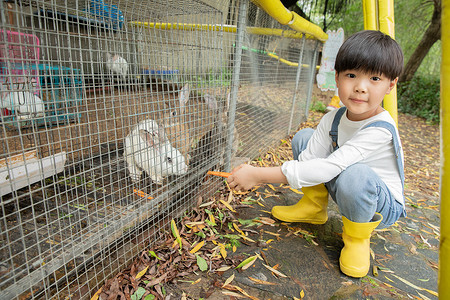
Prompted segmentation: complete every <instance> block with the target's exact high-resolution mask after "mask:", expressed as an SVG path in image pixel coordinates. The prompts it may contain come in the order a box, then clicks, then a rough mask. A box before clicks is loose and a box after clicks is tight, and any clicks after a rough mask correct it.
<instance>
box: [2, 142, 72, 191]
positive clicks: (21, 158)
mask: <svg viewBox="0 0 450 300" xmlns="http://www.w3.org/2000/svg"><path fill="white" fill-rule="evenodd" d="M66 159H67V156H66V153H65V152H61V153H57V154H55V155H51V156H47V157H44V158H42V159H39V158H37V157H36V153H35V151H30V152H27V153H25V154H24V155H15V156H13V157H11V158H5V159H2V160H1V161H0V196H3V195H6V194H9V193H11V192H12V191H16V190H18V189H21V188H23V187H26V186H28V185H30V184H32V183H35V182H38V181H40V180H43V179H44V178H47V177H49V176H52V175H55V174H57V173H59V172H62V171H63V170H64V164H65V162H66ZM6 160H8V165H7V164H6ZM3 166H5V167H3ZM6 166H7V167H6Z"/></svg>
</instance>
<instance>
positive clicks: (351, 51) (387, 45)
mask: <svg viewBox="0 0 450 300" xmlns="http://www.w3.org/2000/svg"><path fill="white" fill-rule="evenodd" d="M334 69H335V70H336V72H337V73H340V72H343V71H346V70H361V71H363V72H368V73H376V74H383V75H384V76H386V77H388V78H389V79H391V80H393V79H395V78H396V77H398V76H400V73H401V72H402V69H403V52H402V49H401V48H400V46H399V45H398V44H397V42H396V41H395V40H393V39H392V38H391V37H390V36H389V35H387V34H384V33H382V32H381V31H376V30H364V31H360V32H357V33H355V34H353V35H352V36H350V37H349V38H348V39H347V40H346V41H345V42H344V43H343V44H342V46H341V48H340V49H339V52H338V54H337V56H336V62H335V65H334Z"/></svg>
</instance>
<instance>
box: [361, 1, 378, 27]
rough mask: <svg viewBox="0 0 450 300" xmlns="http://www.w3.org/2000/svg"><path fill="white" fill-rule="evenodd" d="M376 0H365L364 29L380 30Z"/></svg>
mask: <svg viewBox="0 0 450 300" xmlns="http://www.w3.org/2000/svg"><path fill="white" fill-rule="evenodd" d="M377 12H378V9H377V3H376V0H363V15H364V29H366V30H378V17H377Z"/></svg>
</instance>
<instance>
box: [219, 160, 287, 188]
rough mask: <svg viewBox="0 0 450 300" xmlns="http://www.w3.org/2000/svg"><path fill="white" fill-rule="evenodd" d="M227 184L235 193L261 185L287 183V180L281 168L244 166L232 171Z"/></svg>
mask: <svg viewBox="0 0 450 300" xmlns="http://www.w3.org/2000/svg"><path fill="white" fill-rule="evenodd" d="M227 182H228V185H229V186H230V188H232V189H234V190H236V191H247V190H250V189H251V188H253V187H254V186H255V185H260V184H263V183H287V179H286V176H284V174H283V172H281V167H266V168H258V167H253V166H250V165H246V164H244V165H240V166H238V167H236V168H234V169H233V171H232V172H231V175H230V176H229V177H228V179H227Z"/></svg>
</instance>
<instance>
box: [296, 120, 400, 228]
mask: <svg viewBox="0 0 450 300" xmlns="http://www.w3.org/2000/svg"><path fill="white" fill-rule="evenodd" d="M313 133H314V130H313V129H311V128H306V129H303V130H300V131H298V132H297V133H296V134H295V135H294V138H293V139H292V152H293V154H294V159H298V155H299V154H300V153H301V152H302V151H303V150H305V149H306V145H307V144H308V141H309V139H310V138H311V136H312V135H313ZM325 187H326V188H327V190H328V193H329V194H330V195H331V198H333V200H334V202H336V203H337V205H338V207H339V211H340V212H341V214H342V215H343V216H345V217H346V218H347V219H349V220H350V221H353V222H356V223H367V222H370V221H371V220H372V217H373V216H374V215H375V213H376V212H378V213H380V214H381V215H382V216H383V220H382V221H381V223H380V225H378V227H377V229H383V228H386V227H388V226H390V225H392V224H394V223H395V222H396V221H397V220H398V218H400V217H402V216H406V212H405V211H404V208H403V206H402V204H401V203H399V202H398V201H397V200H395V198H394V196H393V195H392V193H391V192H390V191H389V188H388V187H387V186H386V184H385V183H384V182H383V180H381V179H380V177H379V176H378V175H377V174H376V173H375V172H374V171H373V170H372V169H371V168H370V167H369V166H367V165H365V164H363V163H356V164H354V165H351V166H349V167H348V168H347V169H345V170H344V171H343V172H341V174H339V175H338V176H336V177H335V178H333V179H332V180H330V181H329V182H326V183H325Z"/></svg>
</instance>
